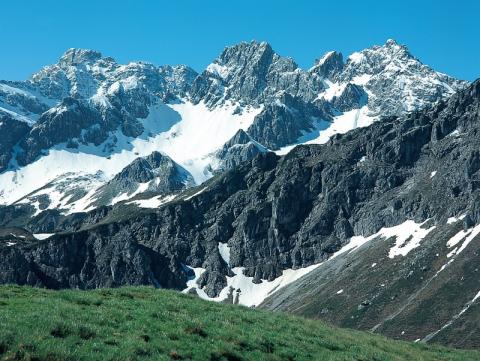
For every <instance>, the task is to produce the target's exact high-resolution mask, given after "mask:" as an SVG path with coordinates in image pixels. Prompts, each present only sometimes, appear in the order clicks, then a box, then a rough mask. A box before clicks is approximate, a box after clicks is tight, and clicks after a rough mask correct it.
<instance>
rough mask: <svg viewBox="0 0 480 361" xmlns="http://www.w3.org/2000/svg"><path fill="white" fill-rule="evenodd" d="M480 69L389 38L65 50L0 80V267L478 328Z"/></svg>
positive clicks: (371, 322) (33, 281)
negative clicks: (196, 53)
mask: <svg viewBox="0 0 480 361" xmlns="http://www.w3.org/2000/svg"><path fill="white" fill-rule="evenodd" d="M479 116H480V83H479V82H478V81H477V82H473V83H469V82H466V81H461V80H457V79H454V78H452V77H449V76H447V75H445V74H442V73H439V72H436V71H434V70H433V69H431V68H430V67H428V66H426V65H424V64H422V63H421V62H420V61H419V60H418V59H416V58H415V57H414V56H413V55H411V54H410V52H409V51H408V49H407V48H406V47H405V46H403V45H399V44H398V43H396V42H395V41H393V40H388V41H387V42H386V43H385V44H384V45H382V46H373V47H371V48H368V49H365V50H362V51H359V52H356V53H353V54H351V55H350V56H348V57H347V58H346V59H344V58H343V55H342V54H341V53H339V52H336V51H332V52H328V53H327V54H325V55H324V56H322V57H320V58H319V59H318V60H316V61H315V63H314V65H313V66H312V67H311V68H310V69H308V70H304V69H301V68H299V67H298V65H297V64H296V63H295V62H294V61H293V60H292V59H291V58H287V57H283V56H280V55H278V54H277V53H275V52H274V50H273V49H272V48H271V46H270V45H269V44H267V43H265V42H262V43H260V42H255V41H253V42H250V43H240V44H238V45H235V46H232V47H228V48H226V49H225V50H224V51H223V52H222V54H221V55H220V56H219V57H218V58H217V59H215V60H214V61H213V62H212V63H211V64H210V65H209V66H208V67H207V68H206V69H205V70H204V71H203V72H201V73H197V72H196V71H194V70H193V69H191V68H189V67H188V66H175V67H171V66H161V67H157V66H154V65H152V64H148V63H141V62H135V63H129V64H127V65H120V64H118V63H116V62H115V60H114V59H112V58H109V57H103V56H102V55H101V54H100V53H98V52H96V51H92V50H83V49H70V50H68V51H67V52H66V53H65V54H64V55H63V56H62V57H61V58H60V60H59V62H58V63H57V64H54V65H51V66H47V67H45V68H44V69H42V70H41V71H40V72H38V73H36V74H34V75H33V76H32V77H31V79H29V80H27V81H24V82H7V81H1V82H0V136H1V137H2V139H4V141H3V142H2V144H1V145H0V172H1V173H0V204H1V206H0V227H1V229H0V257H1V259H2V261H1V262H0V283H17V284H22V285H33V286H41V287H48V288H54V289H57V288H81V289H89V288H98V287H116V286H121V285H153V286H155V287H165V288H173V289H177V290H181V291H184V292H188V293H193V294H196V295H198V296H200V297H202V298H205V299H209V300H215V301H223V302H231V303H240V304H243V305H246V306H254V307H261V308H267V309H272V310H282V311H288V312H291V313H295V314H299V315H302V316H308V317H313V318H324V319H327V320H329V321H331V322H333V323H335V324H338V325H341V326H347V327H352V328H358V329H363V330H371V331H374V332H380V333H383V334H386V335H388V336H391V337H393V338H398V339H405V340H411V341H424V342H430V341H434V342H441V343H444V344H447V345H454V346H462V347H478V346H480V338H479V337H478V332H476V331H478V324H479V322H480V312H479V309H480V308H479V307H480V306H479V304H478V302H477V300H478V299H479V298H480V283H479V280H480V278H479V277H478V264H479V258H478V257H479V247H480V243H479V242H478V239H479V238H478V237H477V235H478V233H480V227H479V226H478V224H479V223H480V218H479V217H480V216H479V214H480V213H479V211H478V205H477V204H478V202H477V198H478V197H479V194H480V193H479V190H478V172H479V171H480V153H479V152H478V137H477V134H478V132H479V131H480V129H479V122H478V120H479Z"/></svg>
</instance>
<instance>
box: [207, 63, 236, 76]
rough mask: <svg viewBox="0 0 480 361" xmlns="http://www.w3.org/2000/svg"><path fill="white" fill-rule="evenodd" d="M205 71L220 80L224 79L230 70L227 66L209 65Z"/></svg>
mask: <svg viewBox="0 0 480 361" xmlns="http://www.w3.org/2000/svg"><path fill="white" fill-rule="evenodd" d="M206 70H207V71H208V72H210V73H212V74H214V75H217V76H219V77H220V78H222V79H226V78H227V76H228V74H229V73H230V69H229V68H228V67H227V66H225V65H220V64H217V63H211V64H210V65H208V66H207V69H206Z"/></svg>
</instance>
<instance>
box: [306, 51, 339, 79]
mask: <svg viewBox="0 0 480 361" xmlns="http://www.w3.org/2000/svg"><path fill="white" fill-rule="evenodd" d="M343 66H344V61H343V54H342V53H340V52H338V51H329V52H328V53H326V54H325V55H323V56H322V57H321V58H320V59H317V60H315V65H314V66H313V67H312V68H311V69H310V72H311V73H315V74H317V75H319V76H321V77H323V78H328V79H329V78H331V77H333V76H334V75H335V74H337V73H339V72H341V71H342V69H343Z"/></svg>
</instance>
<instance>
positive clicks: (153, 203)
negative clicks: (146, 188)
mask: <svg viewBox="0 0 480 361" xmlns="http://www.w3.org/2000/svg"><path fill="white" fill-rule="evenodd" d="M175 198H176V195H169V196H161V195H160V196H155V197H152V198H148V199H138V200H134V201H131V202H127V204H130V203H134V204H136V205H137V206H139V207H141V208H158V207H160V206H161V205H163V204H167V203H168V202H171V201H172V200H174V199H175Z"/></svg>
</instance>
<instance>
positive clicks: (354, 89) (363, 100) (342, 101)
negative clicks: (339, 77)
mask: <svg viewBox="0 0 480 361" xmlns="http://www.w3.org/2000/svg"><path fill="white" fill-rule="evenodd" d="M367 103H368V95H367V93H366V92H365V90H363V88H362V87H360V86H358V85H355V84H347V86H346V87H345V90H344V91H343V92H342V94H340V95H339V96H338V97H333V99H332V105H333V106H334V107H335V108H336V109H338V110H339V111H341V112H348V111H350V110H353V109H359V108H361V107H363V106H364V105H366V104H367Z"/></svg>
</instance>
